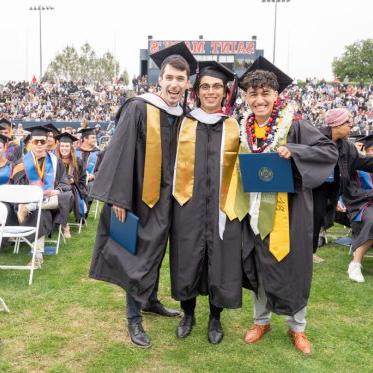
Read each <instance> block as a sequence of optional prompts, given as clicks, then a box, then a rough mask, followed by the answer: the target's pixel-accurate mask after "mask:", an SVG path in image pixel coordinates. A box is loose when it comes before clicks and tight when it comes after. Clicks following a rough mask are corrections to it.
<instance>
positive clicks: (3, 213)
mask: <svg viewBox="0 0 373 373" xmlns="http://www.w3.org/2000/svg"><path fill="white" fill-rule="evenodd" d="M7 217H8V210H7V208H6V206H5V205H4V204H3V203H2V202H0V247H1V242H2V240H3V232H4V226H5V222H6V218H7ZM0 306H1V308H0V310H1V311H5V312H9V308H8V307H7V305H6V304H5V302H4V300H3V298H1V297H0Z"/></svg>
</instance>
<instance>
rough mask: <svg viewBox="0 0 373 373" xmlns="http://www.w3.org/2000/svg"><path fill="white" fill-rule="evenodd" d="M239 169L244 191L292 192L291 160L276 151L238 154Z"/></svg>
mask: <svg viewBox="0 0 373 373" xmlns="http://www.w3.org/2000/svg"><path fill="white" fill-rule="evenodd" d="M239 157H240V169H241V176H242V184H243V189H244V191H245V192H288V193H294V180H293V171H292V168H291V161H290V160H289V159H285V158H281V157H280V156H279V155H278V154H277V153H251V154H240V155H239Z"/></svg>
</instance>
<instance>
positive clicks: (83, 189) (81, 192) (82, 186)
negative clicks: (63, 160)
mask: <svg viewBox="0 0 373 373" xmlns="http://www.w3.org/2000/svg"><path fill="white" fill-rule="evenodd" d="M77 163H78V170H77V171H78V172H77V175H75V174H73V175H69V176H71V177H73V178H74V182H73V183H72V184H70V185H71V191H72V193H73V196H74V198H73V200H72V203H71V206H70V210H69V211H73V212H74V216H75V220H76V221H79V220H80V207H79V198H82V199H84V200H85V202H86V203H87V201H86V200H87V196H88V192H87V185H86V180H87V174H86V171H85V168H84V166H83V161H82V160H81V159H79V158H77ZM65 169H66V174H67V175H68V169H67V168H66V165H65Z"/></svg>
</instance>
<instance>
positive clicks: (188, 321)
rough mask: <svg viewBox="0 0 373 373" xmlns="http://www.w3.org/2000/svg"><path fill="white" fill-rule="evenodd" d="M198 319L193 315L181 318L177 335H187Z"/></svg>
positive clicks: (183, 336) (181, 336)
mask: <svg viewBox="0 0 373 373" xmlns="http://www.w3.org/2000/svg"><path fill="white" fill-rule="evenodd" d="M195 323H196V319H195V317H194V316H191V315H184V317H183V318H182V319H181V321H180V323H179V326H178V327H177V329H176V336H177V337H178V338H185V337H187V336H188V335H189V334H190V332H191V331H192V329H193V325H195Z"/></svg>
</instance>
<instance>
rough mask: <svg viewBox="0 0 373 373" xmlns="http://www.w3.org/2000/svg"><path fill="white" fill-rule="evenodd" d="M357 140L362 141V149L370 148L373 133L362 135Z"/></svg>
mask: <svg viewBox="0 0 373 373" xmlns="http://www.w3.org/2000/svg"><path fill="white" fill-rule="evenodd" d="M359 142H362V143H363V144H364V147H363V149H367V148H371V147H372V146H373V133H372V134H370V135H368V136H365V137H363V138H362V139H360V140H359Z"/></svg>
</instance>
